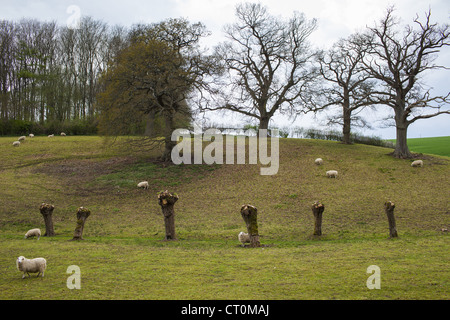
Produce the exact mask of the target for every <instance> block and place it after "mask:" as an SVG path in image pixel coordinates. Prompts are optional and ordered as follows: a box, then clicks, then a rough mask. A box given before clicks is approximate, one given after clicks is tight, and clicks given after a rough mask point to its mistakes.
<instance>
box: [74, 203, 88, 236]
mask: <svg viewBox="0 0 450 320" xmlns="http://www.w3.org/2000/svg"><path fill="white" fill-rule="evenodd" d="M90 215H91V211H89V210H88V209H87V208H83V207H79V208H78V211H77V226H76V227H75V232H74V233H73V239H72V240H83V230H84V224H85V223H86V219H87V218H88V217H89V216H90Z"/></svg>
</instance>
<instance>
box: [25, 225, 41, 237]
mask: <svg viewBox="0 0 450 320" xmlns="http://www.w3.org/2000/svg"><path fill="white" fill-rule="evenodd" d="M30 237H37V239H38V240H39V238H40V237H41V229H38V228H36V229H31V230H28V231H27V233H25V239H28V238H30Z"/></svg>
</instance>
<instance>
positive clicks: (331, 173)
mask: <svg viewBox="0 0 450 320" xmlns="http://www.w3.org/2000/svg"><path fill="white" fill-rule="evenodd" d="M337 176H338V172H337V171H336V170H330V171H327V177H328V178H337Z"/></svg>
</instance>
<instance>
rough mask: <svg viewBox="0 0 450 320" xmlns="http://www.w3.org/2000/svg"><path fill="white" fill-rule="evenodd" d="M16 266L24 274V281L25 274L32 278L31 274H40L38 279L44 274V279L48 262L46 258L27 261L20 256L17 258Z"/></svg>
mask: <svg viewBox="0 0 450 320" xmlns="http://www.w3.org/2000/svg"><path fill="white" fill-rule="evenodd" d="M16 266H17V269H18V270H19V271H22V272H23V276H22V279H24V278H25V274H27V275H28V276H30V272H31V273H36V272H37V273H38V275H37V276H38V277H39V275H40V274H42V278H43V277H44V271H45V269H46V268H47V260H45V259H44V258H35V259H27V258H25V257H24V256H20V257H18V258H17V261H16Z"/></svg>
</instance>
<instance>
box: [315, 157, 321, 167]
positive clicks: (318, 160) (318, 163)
mask: <svg viewBox="0 0 450 320" xmlns="http://www.w3.org/2000/svg"><path fill="white" fill-rule="evenodd" d="M314 163H315V164H317V165H318V166H320V165H322V164H323V160H322V159H321V158H317V159H316V160H315V161H314Z"/></svg>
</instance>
